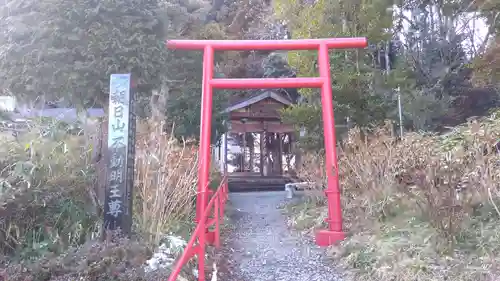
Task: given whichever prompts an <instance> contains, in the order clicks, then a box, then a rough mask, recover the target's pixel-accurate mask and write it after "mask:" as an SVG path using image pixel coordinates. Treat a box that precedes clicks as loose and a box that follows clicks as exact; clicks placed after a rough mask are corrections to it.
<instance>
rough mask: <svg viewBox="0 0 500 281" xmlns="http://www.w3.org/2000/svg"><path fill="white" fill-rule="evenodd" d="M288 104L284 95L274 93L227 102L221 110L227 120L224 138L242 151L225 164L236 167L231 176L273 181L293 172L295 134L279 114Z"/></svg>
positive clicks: (258, 93) (263, 93) (256, 94)
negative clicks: (227, 117)
mask: <svg viewBox="0 0 500 281" xmlns="http://www.w3.org/2000/svg"><path fill="white" fill-rule="evenodd" d="M291 104H293V101H292V100H291V98H290V97H288V95H287V94H286V92H283V91H276V90H261V91H257V92H253V93H246V94H245V95H241V96H236V97H234V98H233V99H232V100H230V105H229V106H228V107H227V108H226V109H225V110H224V113H226V114H228V116H229V124H228V133H227V135H228V138H229V139H231V140H232V142H233V144H232V145H233V146H234V145H237V146H239V147H240V148H241V149H240V153H238V154H237V155H233V157H232V159H227V160H226V163H229V164H231V165H232V166H236V167H237V168H236V170H235V171H234V172H239V173H245V174H253V175H255V176H257V175H259V176H261V177H276V176H282V175H284V173H292V172H293V170H295V168H294V166H295V165H296V163H295V158H296V157H295V153H294V146H293V141H294V138H295V136H294V132H295V130H294V128H293V126H292V125H289V124H284V123H283V122H282V121H281V118H280V111H281V110H282V109H284V108H286V107H288V106H290V105H291ZM225 147H226V150H227V145H226V146H225ZM225 153H227V151H226V152H225ZM226 157H227V156H226Z"/></svg>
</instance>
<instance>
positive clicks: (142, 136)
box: [135, 117, 198, 243]
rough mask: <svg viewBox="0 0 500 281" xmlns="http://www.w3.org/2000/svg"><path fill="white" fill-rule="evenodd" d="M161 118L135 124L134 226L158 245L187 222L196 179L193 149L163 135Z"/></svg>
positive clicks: (191, 212) (165, 134)
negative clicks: (136, 130) (169, 233)
mask: <svg viewBox="0 0 500 281" xmlns="http://www.w3.org/2000/svg"><path fill="white" fill-rule="evenodd" d="M162 120H164V119H162V118H159V117H153V118H151V119H149V120H146V121H144V122H141V123H139V124H138V135H137V143H136V186H137V189H136V190H137V196H138V202H137V204H136V205H135V207H136V209H137V212H136V214H137V216H136V218H135V219H136V223H137V226H138V227H139V229H140V230H141V232H143V233H144V234H147V235H149V237H150V239H151V242H153V243H158V242H159V241H160V240H161V239H162V237H163V236H164V235H165V234H166V232H176V231H179V230H181V228H182V227H184V226H185V223H186V222H188V221H190V217H191V215H192V214H193V212H194V208H195V206H194V202H195V201H194V200H195V199H194V198H195V195H196V182H197V179H198V174H197V167H198V164H197V163H198V158H197V153H196V149H195V148H194V147H192V146H187V145H186V144H185V143H180V142H179V141H178V140H177V139H175V138H174V137H173V136H172V134H168V133H165V132H164V130H163V128H164V124H163V122H164V121H162Z"/></svg>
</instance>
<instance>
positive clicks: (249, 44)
mask: <svg viewBox="0 0 500 281" xmlns="http://www.w3.org/2000/svg"><path fill="white" fill-rule="evenodd" d="M322 44H325V45H326V47H327V48H328V49H356V48H364V47H366V46H367V41H366V38H364V37H359V38H326V39H301V40H171V41H167V47H168V48H169V49H182V50H203V49H205V47H206V46H211V47H212V48H213V50H215V51H245V50H317V49H318V48H319V46H320V45H322Z"/></svg>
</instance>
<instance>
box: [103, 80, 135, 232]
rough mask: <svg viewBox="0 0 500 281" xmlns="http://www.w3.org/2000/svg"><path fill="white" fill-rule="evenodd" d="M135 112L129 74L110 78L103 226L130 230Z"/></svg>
mask: <svg viewBox="0 0 500 281" xmlns="http://www.w3.org/2000/svg"><path fill="white" fill-rule="evenodd" d="M134 154H135V115H134V113H133V93H132V89H131V75H130V74H113V75H111V79H110V95H109V119H108V155H109V157H108V159H109V162H108V185H107V192H106V200H105V206H104V207H105V210H104V211H105V216H104V222H105V228H106V229H111V230H113V229H117V228H120V229H122V230H123V231H125V232H130V228H131V222H132V221H131V220H132V187H133V181H134V158H135V155H134Z"/></svg>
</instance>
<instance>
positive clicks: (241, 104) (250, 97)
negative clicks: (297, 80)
mask: <svg viewBox="0 0 500 281" xmlns="http://www.w3.org/2000/svg"><path fill="white" fill-rule="evenodd" d="M267 98H271V99H274V100H276V101H277V102H280V103H282V104H285V105H290V104H292V102H291V101H290V99H288V98H286V97H284V96H283V95H281V94H279V93H278V92H276V91H272V90H267V91H258V92H251V93H246V94H245V95H244V96H240V97H235V98H233V99H232V101H231V105H230V106H229V107H227V108H226V109H225V110H223V111H222V112H223V113H228V112H231V111H235V110H238V109H242V108H245V107H247V106H249V105H252V104H255V103H258V102H260V101H262V100H265V99H267Z"/></svg>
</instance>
